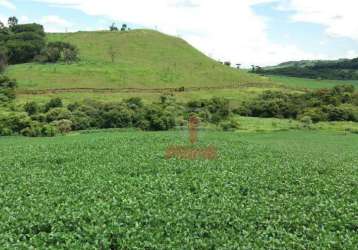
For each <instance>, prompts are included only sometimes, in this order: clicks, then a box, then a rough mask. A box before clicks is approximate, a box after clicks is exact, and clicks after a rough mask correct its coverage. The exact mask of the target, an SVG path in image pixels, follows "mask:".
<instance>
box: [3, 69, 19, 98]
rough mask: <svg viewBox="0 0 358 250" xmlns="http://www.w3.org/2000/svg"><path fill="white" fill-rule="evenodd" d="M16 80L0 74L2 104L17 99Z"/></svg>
mask: <svg viewBox="0 0 358 250" xmlns="http://www.w3.org/2000/svg"><path fill="white" fill-rule="evenodd" d="M16 86H17V84H16V81H14V80H11V79H9V78H8V77H7V76H4V75H0V104H4V103H8V102H10V101H12V100H14V99H15V97H16V93H15V89H16Z"/></svg>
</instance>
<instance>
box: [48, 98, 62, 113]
mask: <svg viewBox="0 0 358 250" xmlns="http://www.w3.org/2000/svg"><path fill="white" fill-rule="evenodd" d="M62 107H63V103H62V100H61V98H58V97H55V98H52V99H51V100H50V101H49V102H48V103H46V105H45V112H47V111H49V110H50V109H52V108H62Z"/></svg>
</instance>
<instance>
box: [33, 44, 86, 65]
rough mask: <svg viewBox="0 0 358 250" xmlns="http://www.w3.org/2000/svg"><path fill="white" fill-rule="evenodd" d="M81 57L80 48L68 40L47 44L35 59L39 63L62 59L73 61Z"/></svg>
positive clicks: (68, 61)
mask: <svg viewBox="0 0 358 250" xmlns="http://www.w3.org/2000/svg"><path fill="white" fill-rule="evenodd" d="M78 59H79V57H78V49H77V48H76V47H75V46H74V45H72V44H70V43H66V42H50V43H48V44H47V46H46V48H44V49H43V50H42V51H41V53H40V54H39V55H37V56H36V58H35V60H36V61H37V62H39V63H55V62H58V61H60V60H62V61H64V62H66V63H71V62H75V61H77V60H78Z"/></svg>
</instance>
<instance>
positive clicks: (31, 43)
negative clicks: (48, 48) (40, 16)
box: [4, 24, 45, 64]
mask: <svg viewBox="0 0 358 250" xmlns="http://www.w3.org/2000/svg"><path fill="white" fill-rule="evenodd" d="M4 36H5V39H6V42H5V44H4V45H5V47H6V49H7V59H8V62H9V63H10V64H16V63H25V62H29V61H31V60H33V59H34V57H35V56H36V55H38V54H39V53H40V52H41V50H42V49H43V48H44V47H45V33H44V30H43V27H42V26H41V25H39V24H21V25H15V26H13V27H12V28H11V32H9V33H8V34H6V35H4Z"/></svg>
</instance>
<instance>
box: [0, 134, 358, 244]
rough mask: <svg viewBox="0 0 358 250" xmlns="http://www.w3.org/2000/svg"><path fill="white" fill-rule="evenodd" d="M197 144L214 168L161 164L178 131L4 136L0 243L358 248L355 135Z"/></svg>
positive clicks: (221, 137) (237, 137)
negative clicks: (210, 153) (214, 154)
mask: <svg viewBox="0 0 358 250" xmlns="http://www.w3.org/2000/svg"><path fill="white" fill-rule="evenodd" d="M183 133H184V132H183ZM199 135H200V143H201V144H202V145H209V144H212V145H215V147H217V148H218V150H219V155H220V156H219V158H218V159H217V160H214V161H200V160H198V161H188V160H175V159H172V160H165V159H164V151H165V149H166V147H167V146H168V145H172V144H175V145H176V144H182V143H185V142H186V139H184V138H186V135H184V134H182V133H180V132H165V133H138V132H125V133H95V134H89V135H73V136H66V137H57V138H36V139H30V138H3V139H2V140H0V155H1V156H2V160H1V161H0V171H1V173H2V174H1V175H0V187H1V190H2V192H0V200H1V206H0V218H1V219H0V245H1V246H2V248H4V249H30V248H33V249H52V248H64V249H83V248H86V249H145V248H147V249H259V248H268V249H355V247H354V246H357V243H358V237H357V223H356V222H357V220H356V215H357V214H356V211H357V199H356V197H357V195H358V194H357V188H356V183H357V178H358V175H357V173H358V171H357V164H358V160H357V159H358V158H357V156H358V153H357V150H356V149H357V143H358V136H357V135H341V134H335V133H321V132H302V131H299V132H277V133H264V134H263V133H247V134H242V133H217V132H215V133H201V134H199ZM183 137H184V138H183ZM323 141H324V143H322V142H323Z"/></svg>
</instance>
